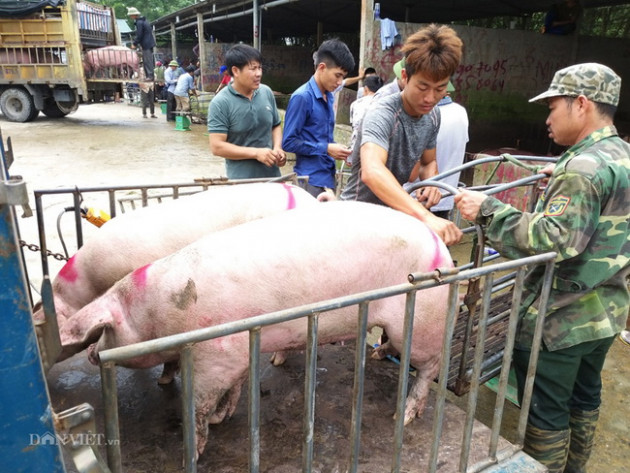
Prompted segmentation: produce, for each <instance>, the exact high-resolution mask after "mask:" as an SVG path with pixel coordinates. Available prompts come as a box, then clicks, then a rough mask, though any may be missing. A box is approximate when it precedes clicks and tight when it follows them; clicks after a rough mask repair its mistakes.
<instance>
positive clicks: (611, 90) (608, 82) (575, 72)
mask: <svg viewBox="0 0 630 473" xmlns="http://www.w3.org/2000/svg"><path fill="white" fill-rule="evenodd" d="M620 92H621V78H620V77H619V76H618V75H617V74H615V71H613V70H612V69H611V68H609V67H607V66H604V65H602V64H597V63H595V62H587V63H584V64H576V65H575V66H569V67H565V68H564V69H560V70H559V71H558V72H556V73H555V74H554V76H553V79H552V81H551V85H550V86H549V90H547V91H546V92H543V93H542V94H540V95H537V96H536V97H534V98H533V99H530V102H540V101H544V100H545V99H548V98H550V97H560V96H568V97H577V96H578V95H584V96H585V97H586V98H587V99H589V100H592V101H593V102H599V103H604V104H609V105H614V106H617V104H618V103H619V94H620Z"/></svg>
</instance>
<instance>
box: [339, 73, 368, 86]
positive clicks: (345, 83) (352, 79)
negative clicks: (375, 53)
mask: <svg viewBox="0 0 630 473" xmlns="http://www.w3.org/2000/svg"><path fill="white" fill-rule="evenodd" d="M364 76H365V69H359V75H358V76H355V77H346V78H345V79H344V80H343V87H347V86H349V85H353V84H356V83H357V82H359V81H360V80H361V79H363V77H364Z"/></svg>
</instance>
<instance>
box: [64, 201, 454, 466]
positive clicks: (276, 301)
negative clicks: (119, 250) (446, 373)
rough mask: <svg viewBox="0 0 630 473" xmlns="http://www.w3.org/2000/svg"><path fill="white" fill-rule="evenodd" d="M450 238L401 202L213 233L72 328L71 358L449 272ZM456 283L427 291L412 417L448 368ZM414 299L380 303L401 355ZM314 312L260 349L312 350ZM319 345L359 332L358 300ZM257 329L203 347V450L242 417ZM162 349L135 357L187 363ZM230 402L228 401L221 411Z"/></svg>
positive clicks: (377, 315) (421, 302) (325, 210)
mask: <svg viewBox="0 0 630 473" xmlns="http://www.w3.org/2000/svg"><path fill="white" fill-rule="evenodd" d="M452 265H453V263H452V260H451V258H450V255H449V253H448V250H447V249H446V247H445V246H444V244H443V243H442V241H441V240H440V239H439V238H438V237H437V236H436V235H435V234H434V233H433V232H431V231H430V230H429V229H428V228H427V227H426V226H425V225H424V224H423V223H421V222H420V221H418V220H416V219H415V218H412V217H410V216H407V215H405V214H403V213H401V212H398V211H395V210H392V209H390V208H386V207H382V206H377V205H372V204H366V203H361V202H329V203H326V204H320V205H317V206H311V207H308V208H301V209H297V210H294V211H292V212H284V213H280V214H277V215H274V216H271V217H268V218H265V219H260V220H256V221H252V222H249V223H245V224H243V225H239V226H237V227H232V228H230V229H227V230H223V231H221V232H217V233H213V234H211V235H208V236H206V237H204V238H202V239H200V240H198V241H196V242H195V243H192V244H191V245H189V246H187V247H185V248H183V249H182V250H180V251H178V252H177V253H174V254H172V255H170V256H167V257H166V258H163V259H161V260H158V261H156V262H154V263H152V264H149V265H147V266H144V267H142V268H139V269H137V270H135V271H134V272H133V273H131V274H129V275H127V276H126V277H125V278H123V279H122V280H121V281H119V282H118V283H116V285H114V287H112V288H111V289H110V290H109V291H108V292H107V293H106V294H105V295H104V296H102V297H100V298H99V299H97V300H95V301H94V302H93V303H91V304H90V305H88V306H86V307H85V308H83V309H82V310H81V311H79V312H78V313H77V314H76V315H75V316H74V317H72V318H71V319H69V320H68V321H67V323H66V324H64V325H63V327H62V330H61V342H62V345H63V353H62V357H68V356H71V355H72V354H74V353H77V352H78V351H80V350H83V349H84V348H86V347H87V346H90V347H89V350H88V353H89V358H90V360H91V361H92V362H95V363H96V362H97V361H98V353H99V351H100V350H105V349H108V348H113V347H119V346H124V345H128V344H131V343H135V342H140V341H145V340H150V339H154V338H158V337H163V336H167V335H172V334H176V333H180V332H186V331H190V330H194V329H198V328H202V327H209V326H214V325H219V324H222V323H226V322H231V321H235V320H239V319H244V318H248V317H252V316H256V315H260V314H265V313H269V312H274V311H278V310H282V309H287V308H291V307H296V306H300V305H304V304H310V303H314V302H318V301H324V300H327V299H331V298H336V297H341V296H345V295H349V294H354V293H359V292H362V291H368V290H373V289H378V288H382V287H388V286H392V285H397V284H402V283H406V281H407V275H408V274H409V273H413V272H418V271H421V272H426V271H433V270H434V269H435V268H438V267H440V268H450V267H452ZM447 294H448V287H447V286H438V287H435V288H432V289H428V290H425V291H423V292H421V293H419V294H418V295H417V297H416V308H415V321H414V333H413V342H412V347H411V363H412V364H413V366H414V367H416V368H417V369H418V376H417V379H416V380H415V384H414V385H413V387H412V388H411V390H410V393H409V396H408V398H407V407H406V411H405V422H406V423H407V422H410V421H411V420H412V419H413V418H414V417H415V416H419V415H420V414H421V413H422V411H423V409H424V406H425V403H426V399H427V395H428V390H429V386H430V383H431V381H432V380H433V379H434V378H435V376H436V375H437V372H438V369H439V359H440V351H441V347H442V338H443V333H444V324H445V317H446V309H447ZM404 307H405V297H404V296H396V297H390V298H387V299H382V300H378V301H374V302H372V303H371V304H370V308H369V322H368V323H369V327H370V328H371V327H374V326H380V327H383V328H384V329H385V330H386V332H387V334H388V336H389V338H390V342H391V345H392V346H393V348H395V349H397V350H401V348H402V342H403V317H404ZM306 324H307V321H306V319H305V318H302V319H300V320H295V321H291V322H285V323H282V324H278V325H273V326H267V327H265V328H264V329H263V330H262V336H261V351H262V352H274V351H281V350H291V349H303V348H304V347H305V344H306V340H307V330H306ZM318 326H319V340H318V341H319V343H320V344H325V343H331V342H337V341H341V340H348V339H352V338H354V337H355V336H356V330H357V307H356V306H354V307H347V308H343V309H336V310H334V311H331V312H325V313H322V314H321V315H320V318H319V323H318ZM248 340H249V339H248V334H247V332H244V333H238V334H235V335H232V336H227V337H221V338H217V339H213V340H209V341H206V342H202V343H198V344H196V345H195V346H194V348H193V360H194V361H193V363H194V368H195V376H194V393H195V394H194V399H195V407H196V432H197V451H198V453H199V454H201V453H202V452H203V449H204V447H205V445H206V441H207V433H208V423H209V422H210V423H218V422H221V421H222V420H223V418H224V417H225V416H231V415H232V413H233V412H234V410H235V408H236V403H237V401H238V398H239V396H240V389H241V386H242V384H243V382H244V381H245V379H246V376H247V369H248V363H249V359H248V351H249V345H248V343H249V342H248ZM177 356H178V355H177V353H159V354H153V355H147V356H143V357H139V358H135V359H133V360H128V361H127V362H125V363H124V364H123V366H126V367H129V368H146V367H151V366H155V365H157V364H159V363H163V362H165V361H172V360H175V359H176V358H177ZM218 406H221V407H218Z"/></svg>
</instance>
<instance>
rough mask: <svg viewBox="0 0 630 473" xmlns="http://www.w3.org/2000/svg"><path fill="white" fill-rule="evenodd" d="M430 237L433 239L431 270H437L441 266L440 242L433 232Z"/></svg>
mask: <svg viewBox="0 0 630 473" xmlns="http://www.w3.org/2000/svg"><path fill="white" fill-rule="evenodd" d="M431 236H432V237H433V252H434V253H433V261H432V262H431V270H433V269H435V268H439V267H440V266H442V264H443V261H442V252H441V251H440V240H439V239H438V236H437V235H436V234H435V232H431Z"/></svg>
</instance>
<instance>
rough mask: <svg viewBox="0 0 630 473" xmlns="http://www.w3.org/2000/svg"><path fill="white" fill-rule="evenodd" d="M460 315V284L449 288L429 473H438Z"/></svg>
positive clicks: (454, 284)
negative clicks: (452, 344)
mask: <svg viewBox="0 0 630 473" xmlns="http://www.w3.org/2000/svg"><path fill="white" fill-rule="evenodd" d="M458 314H459V283H458V282H455V283H453V284H451V285H450V286H449V292H448V315H447V318H446V328H445V330H444V343H443V344H442V355H441V357H442V358H441V362H440V375H439V378H438V391H437V398H436V401H435V415H434V418H433V443H432V444H431V453H430V454H429V473H436V471H437V462H438V453H439V450H440V438H441V437H442V424H443V423H444V405H445V404H446V388H447V383H448V371H449V362H450V358H451V340H452V339H453V333H454V332H455V325H456V323H457V316H458Z"/></svg>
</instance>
